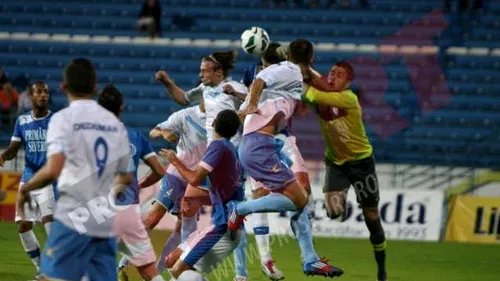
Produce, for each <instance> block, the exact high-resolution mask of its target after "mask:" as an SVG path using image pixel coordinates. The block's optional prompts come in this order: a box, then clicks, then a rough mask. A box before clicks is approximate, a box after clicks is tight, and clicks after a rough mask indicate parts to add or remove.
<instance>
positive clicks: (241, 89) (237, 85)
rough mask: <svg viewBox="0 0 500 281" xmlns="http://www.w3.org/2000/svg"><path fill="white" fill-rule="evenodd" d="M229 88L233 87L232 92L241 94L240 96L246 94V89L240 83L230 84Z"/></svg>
mask: <svg viewBox="0 0 500 281" xmlns="http://www.w3.org/2000/svg"><path fill="white" fill-rule="evenodd" d="M231 86H233V88H234V90H235V91H236V92H239V93H242V94H245V95H246V94H248V88H247V87H246V86H245V85H244V84H242V83H231Z"/></svg>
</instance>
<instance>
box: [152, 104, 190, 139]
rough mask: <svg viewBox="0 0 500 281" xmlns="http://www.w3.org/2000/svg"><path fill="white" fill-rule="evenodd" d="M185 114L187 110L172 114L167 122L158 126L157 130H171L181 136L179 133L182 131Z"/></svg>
mask: <svg viewBox="0 0 500 281" xmlns="http://www.w3.org/2000/svg"><path fill="white" fill-rule="evenodd" d="M184 112H185V110H180V111H177V112H174V113H172V115H170V116H169V117H168V119H167V120H166V121H164V122H162V123H160V124H158V125H156V128H160V129H161V130H171V131H173V132H174V133H176V134H177V135H179V132H181V131H182V121H183V120H184V117H185V116H184V115H185V114H184Z"/></svg>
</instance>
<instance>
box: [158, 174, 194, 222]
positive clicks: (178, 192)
mask: <svg viewBox="0 0 500 281" xmlns="http://www.w3.org/2000/svg"><path fill="white" fill-rule="evenodd" d="M186 187H187V182H186V181H184V180H182V179H180V178H178V177H176V176H174V175H172V174H165V176H164V177H163V178H162V179H161V182H160V191H159V192H158V194H157V195H156V202H158V203H160V205H162V206H163V207H165V209H167V210H168V212H170V213H171V214H174V215H175V214H178V213H179V211H180V209H181V200H182V197H183V196H184V192H186Z"/></svg>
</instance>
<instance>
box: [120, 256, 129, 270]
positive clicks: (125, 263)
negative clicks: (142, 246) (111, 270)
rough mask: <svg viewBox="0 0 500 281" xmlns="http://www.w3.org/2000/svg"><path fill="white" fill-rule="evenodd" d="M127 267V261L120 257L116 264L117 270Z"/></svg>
mask: <svg viewBox="0 0 500 281" xmlns="http://www.w3.org/2000/svg"><path fill="white" fill-rule="evenodd" d="M127 265H128V260H127V258H126V257H122V258H121V259H120V262H119V263H118V268H122V267H125V266H127Z"/></svg>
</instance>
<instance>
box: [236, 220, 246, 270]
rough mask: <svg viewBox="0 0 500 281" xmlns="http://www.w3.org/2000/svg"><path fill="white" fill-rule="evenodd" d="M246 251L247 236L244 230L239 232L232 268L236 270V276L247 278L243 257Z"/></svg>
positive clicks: (244, 257) (244, 258)
mask: <svg viewBox="0 0 500 281" xmlns="http://www.w3.org/2000/svg"><path fill="white" fill-rule="evenodd" d="M246 249H247V234H246V232H245V230H244V229H242V230H241V238H240V243H239V244H238V247H236V249H234V267H235V268H236V276H238V277H248V271H247V257H246V255H245V253H246Z"/></svg>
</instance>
